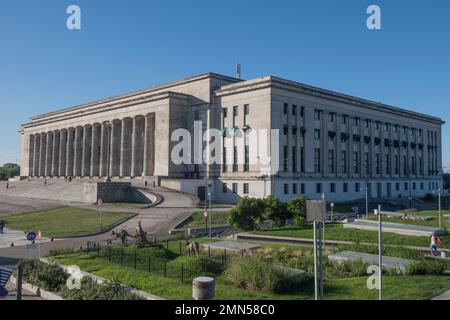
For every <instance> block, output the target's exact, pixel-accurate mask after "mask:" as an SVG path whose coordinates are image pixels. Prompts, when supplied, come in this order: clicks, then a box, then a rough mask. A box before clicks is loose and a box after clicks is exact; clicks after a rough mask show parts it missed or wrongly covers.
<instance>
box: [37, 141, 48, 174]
mask: <svg viewBox="0 0 450 320" xmlns="http://www.w3.org/2000/svg"><path fill="white" fill-rule="evenodd" d="M40 140H41V143H40V151H39V177H43V176H45V152H46V149H47V148H46V144H47V136H46V134H45V133H41V134H40Z"/></svg>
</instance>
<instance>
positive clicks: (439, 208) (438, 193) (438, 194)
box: [433, 188, 442, 229]
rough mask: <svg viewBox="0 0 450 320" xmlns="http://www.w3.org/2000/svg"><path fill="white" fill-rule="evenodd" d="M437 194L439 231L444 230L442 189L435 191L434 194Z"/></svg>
mask: <svg viewBox="0 0 450 320" xmlns="http://www.w3.org/2000/svg"><path fill="white" fill-rule="evenodd" d="M435 193H437V196H438V210H439V229H442V218H441V211H442V210H441V189H440V188H439V189H437V190H433V194H435Z"/></svg>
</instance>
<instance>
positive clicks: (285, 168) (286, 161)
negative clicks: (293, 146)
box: [283, 146, 289, 171]
mask: <svg viewBox="0 0 450 320" xmlns="http://www.w3.org/2000/svg"><path fill="white" fill-rule="evenodd" d="M288 170H289V159H288V146H283V171H288Z"/></svg>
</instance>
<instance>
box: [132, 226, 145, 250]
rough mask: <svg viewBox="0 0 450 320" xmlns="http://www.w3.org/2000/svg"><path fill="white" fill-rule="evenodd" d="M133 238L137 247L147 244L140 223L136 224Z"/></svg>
mask: <svg viewBox="0 0 450 320" xmlns="http://www.w3.org/2000/svg"><path fill="white" fill-rule="evenodd" d="M134 238H135V239H136V244H137V245H138V246H139V247H144V246H145V245H146V244H147V232H146V231H144V229H143V228H142V225H141V221H139V222H138V226H137V228H136V232H135V234H134Z"/></svg>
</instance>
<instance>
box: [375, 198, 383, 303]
mask: <svg viewBox="0 0 450 320" xmlns="http://www.w3.org/2000/svg"><path fill="white" fill-rule="evenodd" d="M374 214H375V216H377V215H378V286H379V291H378V293H379V295H378V299H379V300H382V299H383V282H382V281H383V280H382V279H383V277H382V275H383V252H382V249H383V248H382V243H381V240H382V239H381V232H382V225H381V223H382V222H381V206H380V205H378V210H376V209H375V212H374Z"/></svg>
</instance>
